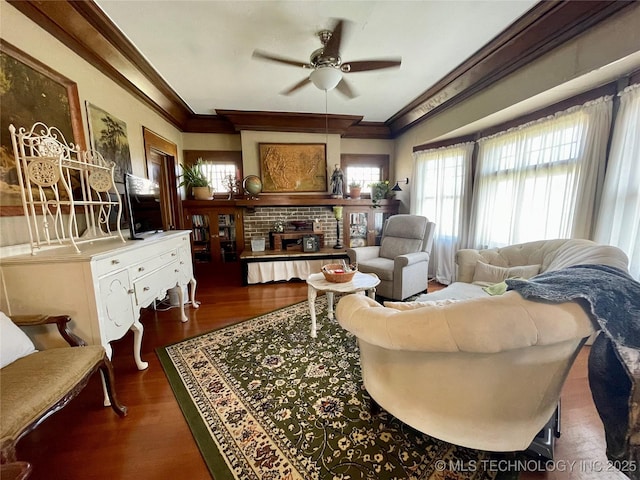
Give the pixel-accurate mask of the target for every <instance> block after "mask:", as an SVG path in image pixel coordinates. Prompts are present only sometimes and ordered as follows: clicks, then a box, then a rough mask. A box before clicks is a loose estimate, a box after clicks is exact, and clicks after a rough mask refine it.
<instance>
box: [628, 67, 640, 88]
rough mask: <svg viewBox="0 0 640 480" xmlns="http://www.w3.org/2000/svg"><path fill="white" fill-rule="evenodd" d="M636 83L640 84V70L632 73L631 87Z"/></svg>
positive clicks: (630, 76) (630, 77)
mask: <svg viewBox="0 0 640 480" xmlns="http://www.w3.org/2000/svg"><path fill="white" fill-rule="evenodd" d="M634 83H640V70H636V71H635V72H631V75H629V85H633V84H634Z"/></svg>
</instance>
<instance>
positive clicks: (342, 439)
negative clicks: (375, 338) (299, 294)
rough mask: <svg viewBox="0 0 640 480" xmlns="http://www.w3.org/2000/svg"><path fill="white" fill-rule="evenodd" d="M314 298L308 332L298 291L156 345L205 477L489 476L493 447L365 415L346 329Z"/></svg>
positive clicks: (476, 479) (445, 479)
mask: <svg viewBox="0 0 640 480" xmlns="http://www.w3.org/2000/svg"><path fill="white" fill-rule="evenodd" d="M316 309H317V311H318V320H319V322H318V324H319V326H320V329H319V330H318V336H317V338H315V339H313V338H311V337H310V335H309V328H310V322H311V320H310V317H309V309H308V306H307V303H306V302H302V303H299V304H296V305H292V306H290V307H287V308H284V309H281V310H277V311H275V312H271V313H268V314H266V315H262V316H260V317H257V318H254V319H252V320H248V321H246V322H242V323H239V324H236V325H232V326H229V327H226V328H223V329H220V330H216V331H213V332H210V333H206V334H204V335H200V336H197V337H194V338H191V339H188V340H184V341H182V342H180V343H177V344H174V345H170V346H167V347H163V348H159V349H158V350H157V353H158V356H159V358H160V360H161V363H162V365H163V367H164V369H165V372H166V374H167V377H168V378H169V382H170V384H171V386H172V388H173V390H174V393H175V395H176V398H177V400H178V403H179V404H180V407H181V408H182V410H183V412H184V415H185V418H186V419H187V422H188V423H189V426H190V428H191V430H192V432H193V435H194V438H195V439H196V442H197V443H198V446H199V448H200V450H201V452H202V455H203V457H204V459H205V461H206V463H207V465H208V467H209V470H210V471H211V473H212V475H213V476H214V478H215V479H216V480H222V479H238V480H240V479H241V480H249V479H263V480H276V479H278V480H280V479H282V480H285V479H286V480H293V479H305V480H306V479H318V480H325V479H331V480H338V479H344V480H346V479H350V480H352V479H425V480H426V479H429V480H436V479H438V480H457V479H464V480H481V479H494V478H496V474H497V471H491V465H496V463H495V461H496V460H499V459H500V458H504V457H502V456H501V457H498V456H496V455H495V454H490V453H488V452H479V451H476V450H471V449H466V448H462V447H457V446H454V445H451V444H448V443H446V442H443V441H440V440H437V439H434V438H432V437H429V436H427V435H424V434H422V433H420V432H418V431H416V430H414V429H412V428H411V427H408V426H407V425H405V424H403V423H402V422H400V421H399V420H396V419H395V418H394V417H392V416H391V415H390V414H388V413H387V412H385V411H384V410H382V412H381V413H379V414H377V415H374V416H372V415H371V414H370V411H369V405H370V397H369V396H368V394H367V392H366V391H365V390H364V388H363V385H362V379H361V375H360V365H359V354H358V347H357V342H356V339H355V337H353V336H352V335H351V334H350V333H348V332H346V331H345V330H343V329H342V328H341V327H340V326H339V325H338V324H337V322H335V320H334V321H330V320H328V319H327V317H326V301H325V297H324V296H322V297H319V298H318V300H317V301H316ZM485 466H486V467H488V468H483V467H485Z"/></svg>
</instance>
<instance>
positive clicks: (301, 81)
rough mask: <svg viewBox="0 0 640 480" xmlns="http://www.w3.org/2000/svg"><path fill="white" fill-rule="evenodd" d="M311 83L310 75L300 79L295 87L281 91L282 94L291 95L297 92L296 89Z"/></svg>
mask: <svg viewBox="0 0 640 480" xmlns="http://www.w3.org/2000/svg"><path fill="white" fill-rule="evenodd" d="M309 83H311V79H309V77H307V78H304V79H302V80H300V81H299V82H298V83H296V84H295V85H294V86H293V87H291V88H288V89H287V90H284V91H282V92H280V95H291V94H292V93H293V92H295V91H296V90H299V89H301V88H302V87H304V86H305V85H307V84H309Z"/></svg>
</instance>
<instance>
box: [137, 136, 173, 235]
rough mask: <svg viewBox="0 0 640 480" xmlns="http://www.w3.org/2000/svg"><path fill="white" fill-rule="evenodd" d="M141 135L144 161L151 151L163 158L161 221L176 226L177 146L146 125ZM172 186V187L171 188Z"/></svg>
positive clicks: (147, 158) (168, 225)
mask: <svg viewBox="0 0 640 480" xmlns="http://www.w3.org/2000/svg"><path fill="white" fill-rule="evenodd" d="M142 137H143V139H144V158H145V163H148V162H149V158H151V152H152V151H155V152H157V153H160V154H161V155H163V156H164V158H165V162H164V163H165V165H163V167H162V170H163V174H162V181H161V183H162V185H161V187H160V201H161V204H162V222H163V224H164V226H165V228H168V227H170V226H173V227H174V228H178V226H179V225H180V224H181V218H182V211H181V203H180V198H179V196H178V188H177V184H178V180H177V178H178V172H177V169H178V146H177V145H176V144H175V143H173V142H171V141H169V140H167V139H166V138H163V137H161V136H160V135H158V134H157V133H155V132H153V131H151V130H149V129H148V128H146V127H142ZM172 186H173V188H171V187H172ZM163 187H166V188H163Z"/></svg>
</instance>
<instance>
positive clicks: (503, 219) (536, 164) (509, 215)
mask: <svg viewBox="0 0 640 480" xmlns="http://www.w3.org/2000/svg"><path fill="white" fill-rule="evenodd" d="M610 121H611V98H610V97H607V98H602V99H599V100H596V101H593V102H589V103H588V104H585V105H584V106H580V107H574V108H571V109H569V110H567V111H565V112H561V113H559V114H557V115H556V116H555V117H552V118H551V119H543V120H540V121H537V122H532V123H531V124H527V125H524V126H521V127H518V128H516V129H513V130H512V131H506V132H503V133H500V134H498V135H496V136H493V137H489V138H485V139H482V140H480V141H479V142H478V143H479V153H478V167H477V173H476V183H475V191H474V200H473V215H472V230H473V242H472V244H473V246H475V247H478V248H494V247H500V246H504V245H511V244H514V243H522V242H529V241H534V240H546V239H552V238H589V236H590V231H591V227H592V225H591V222H592V217H593V211H594V208H595V197H596V195H595V191H596V186H597V182H598V175H599V173H600V172H601V171H602V162H601V159H603V158H604V157H605V152H606V141H607V135H608V131H609V126H610Z"/></svg>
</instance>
